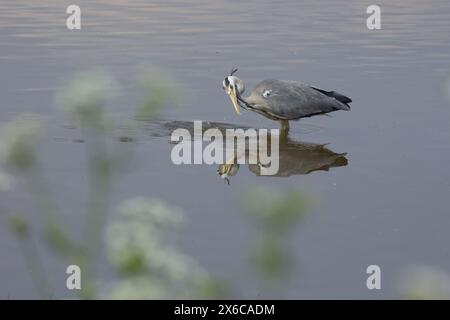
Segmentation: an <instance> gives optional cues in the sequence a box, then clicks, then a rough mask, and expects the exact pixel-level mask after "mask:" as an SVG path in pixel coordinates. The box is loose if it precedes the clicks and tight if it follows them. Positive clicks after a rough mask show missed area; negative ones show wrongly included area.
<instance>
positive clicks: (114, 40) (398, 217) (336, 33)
mask: <svg viewBox="0 0 450 320" xmlns="http://www.w3.org/2000/svg"><path fill="white" fill-rule="evenodd" d="M72 2H73V1H57V2H55V1H39V2H37V1H20V0H19V1H1V3H0V70H1V74H0V93H1V107H0V123H2V124H3V123H5V122H7V121H8V120H11V119H13V118H14V117H15V116H16V115H17V114H19V113H21V112H34V113H38V114H41V115H44V116H45V117H46V118H47V119H48V123H49V124H50V128H49V130H48V135H47V137H48V139H46V140H45V141H44V142H43V143H42V144H41V145H40V146H39V148H40V153H41V154H42V161H43V163H44V166H45V170H46V172H47V174H48V176H49V177H50V180H51V183H52V185H53V186H54V193H55V194H56V195H57V196H58V198H59V200H60V203H62V204H63V206H64V209H65V217H64V219H65V221H66V222H67V223H68V224H70V226H71V227H72V231H73V233H74V234H78V233H77V232H79V230H81V227H82V226H83V221H84V217H83V216H82V212H83V210H84V208H85V202H86V185H87V175H86V172H85V169H86V165H85V157H84V154H83V152H82V150H84V147H85V146H84V145H83V144H81V143H74V142H73V140H74V139H77V138H80V132H79V131H78V130H69V129H67V128H66V127H65V125H66V124H67V120H66V119H64V118H63V117H62V116H61V115H60V113H59V112H56V111H55V103H54V95H55V93H56V92H57V91H58V89H60V88H61V87H62V85H63V83H64V81H65V80H66V79H67V78H68V77H70V76H71V75H73V73H75V72H78V71H84V70H90V69H92V68H102V69H106V70H108V71H109V72H110V73H111V74H113V75H114V76H115V77H116V78H117V80H118V81H119V83H120V85H121V94H120V96H119V97H118V98H117V99H115V100H114V101H112V102H111V103H110V105H109V107H110V108H111V112H113V113H114V114H115V115H116V116H117V117H118V118H120V119H123V120H125V121H130V119H131V117H132V111H133V109H134V107H135V106H136V105H137V104H138V103H139V102H140V101H141V99H142V91H141V90H140V89H139V88H138V86H137V85H136V81H135V78H136V77H135V76H136V71H137V70H139V69H140V68H141V67H142V66H154V67H157V68H158V69H160V70H163V71H164V72H167V73H169V74H170V75H171V77H172V78H173V79H174V80H175V81H176V83H177V84H178V86H179V91H180V92H182V94H181V99H180V102H179V103H178V106H177V107H173V108H169V109H167V110H165V111H164V112H163V115H162V118H164V119H169V120H170V121H180V122H182V123H184V124H186V122H187V123H188V124H189V122H190V121H192V120H194V119H198V120H205V121H215V122H220V123H226V124H230V125H235V126H244V125H245V126H253V127H265V128H273V127H276V126H277V124H275V123H273V122H271V121H269V120H266V119H264V118H262V117H261V116H259V115H257V114H254V113H249V112H245V113H243V115H242V116H240V117H238V116H237V115H236V114H235V113H234V111H233V108H232V106H231V103H230V101H229V99H228V97H227V96H226V95H225V94H224V92H223V91H222V89H221V81H222V79H223V77H224V76H225V75H226V74H227V72H229V70H230V69H231V68H232V67H234V66H238V67H239V73H238V75H239V77H240V78H242V79H243V80H244V81H245V83H246V85H247V87H248V88H252V87H253V85H254V84H256V83H257V82H258V81H260V80H262V79H264V78H279V79H291V80H300V81H306V82H309V83H313V84H315V85H318V86H320V87H323V88H327V89H328V88H329V89H334V90H337V91H340V92H343V93H345V94H347V95H349V96H350V97H352V99H353V101H354V102H353V104H352V110H351V112H336V113H334V114H333V115H332V117H315V118H311V119H307V120H302V121H300V122H298V123H294V124H292V125H291V128H292V135H291V138H292V140H293V142H292V143H293V145H292V146H291V149H289V152H288V153H287V154H288V155H287V156H286V157H287V158H286V159H288V160H287V161H290V163H292V162H293V165H294V166H295V165H297V167H296V168H294V169H292V165H288V167H289V168H288V169H289V170H291V171H289V172H288V174H285V176H279V177H260V176H258V174H257V172H256V173H255V170H252V168H247V167H245V166H242V167H241V168H240V170H239V172H238V174H237V175H236V176H235V177H233V178H232V181H231V184H230V185H227V184H226V183H224V181H223V180H221V179H220V178H219V177H218V176H217V174H216V169H217V168H216V167H213V166H206V165H196V166H175V165H173V164H172V162H171V161H170V151H171V148H172V145H171V144H169V143H168V134H169V133H170V130H168V128H169V129H170V125H169V126H167V125H164V123H163V124H162V125H160V126H156V129H155V126H152V125H151V124H149V125H148V128H147V131H146V133H145V134H144V136H143V137H141V138H140V139H139V141H138V142H137V143H136V147H137V153H136V156H135V158H134V161H133V163H132V166H131V167H130V168H129V169H128V171H127V173H126V174H125V176H124V178H123V179H121V183H120V184H118V185H116V187H115V190H114V197H113V199H115V201H114V203H113V205H114V204H117V202H119V201H120V200H122V199H126V198H128V197H130V196H135V195H143V196H157V197H160V198H162V199H164V200H166V201H167V202H169V203H172V204H176V205H179V206H180V207H182V208H183V209H184V210H185V212H186V216H187V221H188V223H187V225H186V226H185V228H183V229H182V230H181V231H180V234H178V235H177V238H178V243H179V244H180V246H181V249H182V250H183V251H184V252H185V253H188V254H190V255H192V256H193V257H195V258H196V259H197V260H198V261H199V262H200V263H201V264H202V265H203V266H204V267H205V268H207V269H208V270H210V271H211V272H212V273H214V274H216V275H219V276H221V277H223V278H225V279H227V280H228V281H230V282H231V283H232V285H233V286H234V287H235V288H236V291H237V292H238V293H239V296H241V297H245V298H256V297H265V298H270V297H273V296H272V295H271V294H270V293H267V292H261V290H260V287H259V286H258V282H257V281H256V278H255V276H254V275H253V272H252V269H251V268H250V264H249V262H248V253H249V250H250V247H251V245H252V243H253V240H255V234H256V232H257V229H256V227H255V225H254V223H253V222H252V221H251V220H250V219H249V218H248V216H247V215H245V214H244V212H243V210H242V207H241V202H242V191H243V190H244V189H245V188H246V187H251V186H255V185H259V186H267V187H271V188H276V189H281V190H286V189H292V188H300V189H302V190H305V192H307V193H309V194H311V195H312V196H313V197H314V198H315V199H316V202H317V203H316V206H315V207H314V209H313V210H312V212H311V213H310V214H309V215H308V218H307V219H306V220H305V221H304V223H303V224H301V225H299V226H298V228H296V229H295V232H294V235H293V237H292V240H291V241H292V242H291V244H290V245H291V249H292V253H293V255H294V256H295V257H296V261H297V264H296V269H295V270H294V271H295V272H294V275H293V277H292V279H291V280H290V281H289V282H288V283H287V284H286V286H285V287H284V288H283V290H281V291H282V293H277V297H288V298H347V297H360V298H392V297H397V296H398V294H399V291H398V286H397V281H398V279H399V277H400V276H401V274H402V270H404V268H405V267H408V266H410V265H414V264H420V265H430V266H436V267H440V268H443V269H444V270H447V272H450V251H449V250H450V249H449V245H448V244H449V242H450V234H449V232H448V230H449V226H450V210H449V205H448V197H449V194H450V170H449V168H448V165H449V164H450V147H449V141H450V102H449V101H447V100H446V99H445V96H444V82H445V81H446V79H448V77H449V76H450V41H449V40H450V4H449V2H448V0H431V1H425V0H408V1H407V0H402V1H401V0H397V1H387V0H381V1H378V4H379V5H381V8H382V30H379V31H369V30H367V29H366V24H365V19H366V14H365V11H366V8H367V6H368V5H370V4H371V1H356V0H355V1H330V0H325V1H312V0H311V1H296V0H288V1H282V2H278V1H265V0H264V1H247V2H245V3H243V2H242V1H233V0H228V1H199V0H190V1H137V0H136V1H132V0H130V1H119V0H113V1H95V2H94V1H78V2H77V4H78V5H80V6H81V8H82V30H81V31H69V30H67V29H66V28H65V19H66V14H65V10H66V7H67V6H68V5H69V4H72ZM175 123H177V122H175ZM169 124H170V122H169ZM155 130H156V131H155ZM305 143H307V144H306V145H308V144H309V145H316V146H317V145H324V144H327V145H326V150H327V151H324V150H318V151H317V154H315V155H314V156H311V153H307V154H306V156H305V151H304V146H305ZM302 148H303V149H302ZM292 149H293V150H294V151H292ZM345 154H346V155H345ZM340 155H341V156H340ZM296 157H298V158H299V159H301V160H299V161H303V162H302V163H304V165H303V167H302V166H299V165H298V163H296V162H295V158H296ZM314 157H316V158H314ZM342 157H344V158H342ZM308 161H309V162H308ZM249 169H250V170H249ZM324 169H329V170H328V171H326V170H324ZM285 172H286V171H285ZM306 173H309V174H306ZM192 185H195V188H192ZM11 211H13V212H25V213H26V214H27V215H28V216H29V218H30V219H31V221H33V223H35V224H36V226H37V227H38V226H39V224H38V219H37V218H36V217H35V215H34V211H33V208H32V202H31V201H30V197H29V195H28V193H27V192H26V188H25V187H24V185H22V184H21V183H20V182H19V184H18V186H17V187H16V189H15V190H14V191H11V192H8V193H2V194H0V212H1V213H2V214H6V213H8V212H11ZM4 217H5V215H3V216H1V219H2V224H4V222H5V219H4ZM44 254H45V257H46V258H47V259H46V266H47V267H48V268H49V270H50V271H51V274H52V275H54V279H53V280H54V281H55V283H57V285H56V288H55V290H56V292H55V297H67V296H70V293H68V292H67V291H66V290H65V288H64V284H65V274H64V271H65V270H64V266H62V265H61V264H59V263H56V261H55V259H54V258H52V256H51V255H49V254H48V253H45V252H44ZM0 261H1V262H0V297H3V298H6V297H11V298H32V297H36V293H35V291H34V289H33V287H32V283H31V279H30V277H29V271H28V270H27V269H26V266H25V264H24V261H23V257H22V255H21V252H20V251H19V250H18V245H17V243H16V241H15V240H14V239H13V238H12V236H11V235H10V234H9V232H8V231H7V229H6V228H4V227H2V229H1V231H0ZM370 264H378V265H380V266H381V268H382V290H380V291H377V292H374V291H369V290H367V289H366V286H365V279H366V274H365V270H366V267H367V266H368V265H370ZM104 278H105V279H106V278H108V275H107V274H106V275H105V276H104ZM58 284H60V285H58ZM280 295H282V296H280Z"/></svg>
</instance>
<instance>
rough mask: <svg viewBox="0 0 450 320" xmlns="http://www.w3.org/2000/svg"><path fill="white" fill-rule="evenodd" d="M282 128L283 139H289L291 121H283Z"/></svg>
mask: <svg viewBox="0 0 450 320" xmlns="http://www.w3.org/2000/svg"><path fill="white" fill-rule="evenodd" d="M280 122H281V128H280V135H281V136H282V137H287V135H288V133H289V120H281V121H280Z"/></svg>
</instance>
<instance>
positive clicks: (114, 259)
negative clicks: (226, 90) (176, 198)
mask: <svg viewBox="0 0 450 320" xmlns="http://www.w3.org/2000/svg"><path fill="white" fill-rule="evenodd" d="M140 83H141V85H143V87H144V88H145V90H147V91H148V92H149V93H150V94H149V96H148V97H146V98H145V99H144V101H143V103H142V105H141V106H139V107H138V108H137V109H136V112H135V115H134V117H135V119H138V120H150V119H152V118H154V117H155V115H157V114H158V112H159V111H160V110H161V109H162V108H163V107H164V106H165V105H167V104H168V102H169V101H171V100H172V99H173V95H172V92H173V90H172V87H171V85H170V83H169V81H167V80H165V78H164V77H163V76H161V74H147V75H146V76H143V77H141V79H140ZM118 90H119V87H118V84H117V82H116V81H115V80H114V79H113V78H112V77H111V76H110V75H108V74H107V73H105V72H102V71H94V72H89V73H81V74H79V75H77V76H75V77H74V79H73V80H72V81H70V83H69V84H68V85H67V87H66V88H65V89H64V90H62V91H61V93H60V94H58V95H57V99H56V101H57V104H58V106H60V107H61V110H62V111H63V112H64V113H65V114H66V115H67V116H68V118H69V119H70V120H71V122H72V123H73V125H74V126H76V127H78V128H80V129H81V130H82V132H83V134H84V137H83V139H82V141H83V142H86V144H85V145H86V153H87V158H88V171H89V172H88V173H89V180H88V181H89V199H88V207H87V212H86V215H85V217H86V221H85V225H84V230H83V234H82V237H81V240H79V241H76V240H75V239H74V238H73V237H72V236H71V235H70V233H69V232H68V230H67V228H66V227H67V226H66V225H65V224H64V223H63V222H62V221H61V218H62V217H63V216H64V215H63V214H62V209H61V207H62V205H63V204H60V203H58V201H57V199H56V198H55V197H54V196H53V195H52V194H51V192H50V188H49V186H48V182H47V177H46V176H45V175H44V173H43V170H42V167H41V165H40V163H39V157H38V156H37V152H36V151H37V150H36V146H37V144H38V142H39V138H40V137H41V136H42V134H43V132H44V130H45V122H44V121H43V120H42V119H41V118H40V117H39V116H38V115H30V114H25V115H21V116H19V117H18V118H17V119H16V120H13V121H12V122H10V123H8V124H6V125H5V126H3V127H2V128H0V164H1V165H2V167H3V168H4V169H6V171H0V190H8V189H11V188H12V187H13V184H14V176H21V178H23V179H24V180H25V181H26V185H27V187H28V189H29V191H30V194H32V196H33V198H34V201H35V203H36V208H37V210H38V211H39V212H40V213H41V217H42V221H43V225H44V237H45V242H46V244H47V245H48V247H49V248H50V249H51V250H52V251H53V252H54V253H55V254H56V255H57V256H58V257H59V258H60V259H62V261H63V262H65V263H67V264H68V265H69V264H76V265H79V266H80V268H81V270H82V277H81V279H82V286H81V290H77V293H78V294H79V297H80V298H82V299H94V298H117V299H163V298H172V299H183V298H217V297H225V296H226V295H227V294H228V289H227V286H226V285H225V284H224V283H223V282H220V281H218V280H217V279H216V278H215V277H212V276H211V275H210V274H209V273H208V272H207V271H205V270H204V269H203V268H201V267H200V266H199V265H198V263H197V262H196V261H195V260H194V259H192V258H191V257H189V256H187V255H184V254H182V253H180V252H179V251H178V250H177V248H176V246H175V245H173V244H169V241H167V239H165V238H164V235H165V232H166V230H168V229H171V228H175V227H178V226H179V225H180V224H181V223H182V221H183V212H182V210H181V209H180V208H177V207H173V206H171V205H169V204H166V203H164V202H162V201H161V200H158V199H153V198H150V199H148V198H143V197H136V198H132V199H129V200H125V201H123V202H122V203H120V204H119V205H118V207H117V208H116V210H115V211H116V213H115V215H114V216H113V218H112V220H111V219H110V220H111V221H110V223H109V224H108V225H107V227H106V228H105V227H104V225H105V224H106V222H107V219H106V218H107V217H108V211H110V206H109V203H110V201H111V199H110V192H111V188H112V186H113V185H114V182H115V181H116V180H117V178H118V176H119V174H120V172H121V171H122V169H123V166H124V164H126V163H127V160H128V158H129V157H130V153H129V152H126V153H125V154H124V151H123V149H121V148H117V143H120V142H132V141H134V140H135V138H134V137H133V136H126V137H125V136H120V138H119V139H117V136H116V131H117V130H118V128H122V127H120V126H119V125H117V124H115V121H114V119H113V118H112V117H111V115H110V113H109V112H107V110H106V108H107V104H108V100H109V99H110V98H111V97H113V96H115V95H116V93H117V92H118ZM127 128H128V130H129V131H130V132H131V133H135V132H136V131H137V130H138V129H139V126H138V124H137V123H136V122H133V124H131V125H128V127H127ZM8 172H12V173H13V174H9V173H8ZM245 199H246V200H245V205H246V207H247V209H248V212H249V213H251V215H252V217H254V218H255V220H256V221H257V222H258V224H259V225H260V226H261V228H262V229H261V233H260V236H261V237H260V239H258V242H257V245H256V246H255V248H254V250H253V253H252V257H253V261H254V262H255V266H256V268H257V270H258V272H259V274H260V275H261V276H262V279H263V280H264V279H265V278H266V277H270V278H279V276H280V275H282V274H285V273H286V269H287V266H288V265H289V264H290V256H289V253H288V250H287V246H286V235H288V234H289V232H290V231H291V230H292V229H293V226H294V225H295V224H296V222H297V221H299V220H300V218H301V217H302V216H303V213H304V210H305V207H304V204H305V202H304V200H305V199H304V198H303V197H302V196H301V194H299V193H298V192H294V191H293V192H289V193H287V194H282V193H280V192H274V190H267V189H261V188H256V189H253V190H251V191H248V192H247V193H246V197H245ZM24 217H25V215H23V214H20V213H17V214H10V218H9V227H10V230H11V231H12V232H13V233H14V234H15V235H16V237H17V239H18V240H19V242H20V244H21V249H22V251H23V254H24V256H25V259H26V262H27V264H28V267H29V269H30V270H31V276H32V278H33V281H34V284H35V286H36V288H37V290H38V291H39V292H40V294H41V295H42V297H43V298H50V297H52V289H51V288H52V285H51V283H50V281H49V279H48V277H47V271H46V269H45V263H43V261H42V259H41V255H40V253H39V249H38V246H37V243H38V239H39V238H40V235H39V232H38V231H37V230H35V229H36V227H35V226H34V225H32V224H31V223H29V222H28V221H27V220H26V218H24ZM103 241H105V244H106V251H107V259H108V261H109V263H110V266H111V267H112V268H113V270H114V271H115V274H116V279H115V280H114V281H113V282H110V283H101V282H100V281H99V280H98V272H97V266H98V263H99V256H100V252H101V250H102V248H103V247H102V242H103Z"/></svg>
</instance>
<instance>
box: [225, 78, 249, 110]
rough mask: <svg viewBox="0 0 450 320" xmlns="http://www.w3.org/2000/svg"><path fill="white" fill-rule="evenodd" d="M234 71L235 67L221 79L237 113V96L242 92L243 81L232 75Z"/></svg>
mask: <svg viewBox="0 0 450 320" xmlns="http://www.w3.org/2000/svg"><path fill="white" fill-rule="evenodd" d="M236 71H237V69H234V70H233V71H231V74H230V75H229V76H227V77H226V78H225V79H224V80H223V82H222V87H223V89H224V90H225V91H226V92H227V94H228V95H229V96H230V99H231V102H232V103H233V106H234V109H235V110H236V112H237V114H240V113H241V107H240V105H239V101H238V98H239V96H240V95H241V94H242V93H244V90H245V87H244V82H242V80H241V79H239V78H238V77H236V76H234V75H233V74H234V73H235V72H236Z"/></svg>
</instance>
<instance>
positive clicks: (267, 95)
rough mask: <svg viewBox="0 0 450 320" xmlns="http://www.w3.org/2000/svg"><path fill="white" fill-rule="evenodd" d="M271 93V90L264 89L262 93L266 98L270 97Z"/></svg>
mask: <svg viewBox="0 0 450 320" xmlns="http://www.w3.org/2000/svg"><path fill="white" fill-rule="evenodd" d="M271 93H272V90H264V92H263V94H262V95H263V97H264V98H267V97H270V95H271Z"/></svg>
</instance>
